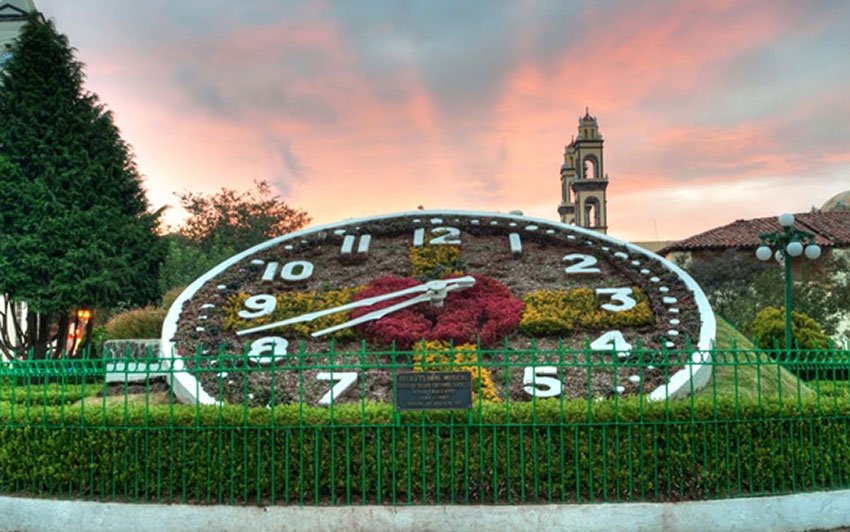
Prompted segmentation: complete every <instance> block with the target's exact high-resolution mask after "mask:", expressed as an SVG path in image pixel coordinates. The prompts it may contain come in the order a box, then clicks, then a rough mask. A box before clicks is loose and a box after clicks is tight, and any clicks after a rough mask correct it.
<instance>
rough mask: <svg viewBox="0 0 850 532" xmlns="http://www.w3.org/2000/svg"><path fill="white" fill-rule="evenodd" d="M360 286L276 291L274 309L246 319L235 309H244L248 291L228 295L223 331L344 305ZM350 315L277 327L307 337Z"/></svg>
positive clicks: (343, 335)
mask: <svg viewBox="0 0 850 532" xmlns="http://www.w3.org/2000/svg"><path fill="white" fill-rule="evenodd" d="M362 289H363V288H362V287H360V286H354V287H345V288H340V289H339V290H313V291H310V292H280V293H277V294H272V295H274V296H275V299H276V301H277V304H276V306H275V310H274V312H272V313H271V314H268V315H266V316H262V317H260V318H253V319H250V320H248V319H243V318H240V317H239V311H240V310H242V309H243V308H245V300H246V299H248V297H249V294H245V293H241V294H238V295H235V296H233V297H232V298H230V300H228V302H227V304H226V305H225V307H224V315H225V317H224V321H223V325H224V328H225V329H226V330H229V331H237V330H239V329H247V328H248V327H254V326H257V325H264V324H266V323H271V322H274V321H280V320H283V319H286V318H289V317H292V316H297V315H300V314H307V313H310V312H315V311H317V310H323V309H326V308H331V307H337V306H340V305H345V304H347V303H351V298H352V297H353V296H354V294H356V293H357V292H359V291H361V290H362ZM350 317H351V312H337V313H336V314H329V315H327V316H322V317H321V318H318V319H316V320H313V321H311V322H309V323H296V324H293V325H290V326H288V327H286V328H281V331H283V332H286V331H292V332H293V333H295V334H296V335H297V336H299V337H305V338H306V337H309V336H310V332H311V331H314V330H317V329H324V328H326V327H332V326H334V325H338V324H340V323H344V322H346V321H348V320H349V319H350ZM353 335H354V331H353V329H350V328H349V329H342V330H340V331H337V332H335V333H332V334H331V335H329V336H331V337H332V338H335V339H337V340H340V339H347V338H351V337H352V336H353Z"/></svg>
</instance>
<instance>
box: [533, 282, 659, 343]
mask: <svg viewBox="0 0 850 532" xmlns="http://www.w3.org/2000/svg"><path fill="white" fill-rule="evenodd" d="M631 296H632V298H634V300H635V301H636V302H637V304H636V305H635V306H634V307H632V308H631V309H629V310H624V311H620V312H616V311H610V310H605V309H603V308H601V305H602V304H604V303H610V302H611V299H610V298H609V297H608V296H600V297H599V298H598V299H597V297H596V294H595V293H594V291H593V290H591V289H589V288H573V289H570V290H538V291H536V292H531V293H529V294H528V295H526V296H525V298H524V301H525V310H524V311H523V313H522V320H521V321H520V323H519V328H520V331H522V332H523V333H525V334H528V335H530V336H542V335H547V334H573V333H574V332H575V330H576V329H577V328H583V329H587V330H601V329H610V328H616V327H635V326H640V325H650V324H652V323H654V322H655V316H653V314H652V308H651V307H650V306H649V299H647V297H646V294H644V293H643V291H642V290H641V289H640V288H638V287H632V294H631Z"/></svg>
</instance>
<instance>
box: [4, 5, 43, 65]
mask: <svg viewBox="0 0 850 532" xmlns="http://www.w3.org/2000/svg"><path fill="white" fill-rule="evenodd" d="M32 11H37V10H36V8H35V2H33V0H0V67H2V66H3V63H5V62H6V60H8V59H9V57H10V56H11V52H10V51H9V48H10V47H11V45H12V42H13V41H14V40H15V39H16V38H17V37H18V32H19V31H20V29H21V26H23V25H24V23H25V22H26V21H27V16H29V13H30V12H32Z"/></svg>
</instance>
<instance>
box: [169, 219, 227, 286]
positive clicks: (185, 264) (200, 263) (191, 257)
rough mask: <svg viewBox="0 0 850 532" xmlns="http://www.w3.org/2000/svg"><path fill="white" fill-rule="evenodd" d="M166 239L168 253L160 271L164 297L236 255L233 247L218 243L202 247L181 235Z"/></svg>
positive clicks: (170, 236)
mask: <svg viewBox="0 0 850 532" xmlns="http://www.w3.org/2000/svg"><path fill="white" fill-rule="evenodd" d="M164 238H165V240H166V242H167V244H168V253H167V255H166V256H165V261H164V262H163V263H162V268H160V270H159V290H160V293H162V294H163V295H165V294H166V292H168V291H169V290H171V289H173V288H175V287H180V286H186V285H188V284H189V283H191V282H192V281H194V280H195V279H197V278H198V277H200V276H201V275H202V274H204V273H205V272H207V271H209V270H210V269H212V268H213V267H214V266H215V265H217V264H219V263H220V262H222V261H223V260H225V259H227V258H228V257H230V256H232V255H233V254H234V253H235V250H234V249H233V248H232V247H229V246H222V245H220V244H218V243H213V244H210V245H208V246H203V247H202V246H200V245H198V244H195V243H193V242H192V241H191V240H189V239H188V238H186V237H185V236H183V235H181V234H169V235H166V236H165V237H164Z"/></svg>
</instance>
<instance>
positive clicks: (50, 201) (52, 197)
mask: <svg viewBox="0 0 850 532" xmlns="http://www.w3.org/2000/svg"><path fill="white" fill-rule="evenodd" d="M82 81H83V71H82V64H81V63H79V62H78V61H77V60H76V59H75V57H74V52H73V49H72V48H71V47H70V46H69V44H68V40H67V38H66V37H65V36H63V35H60V34H59V33H57V32H56V29H55V27H54V26H53V23H52V22H49V21H47V22H44V21H41V20H40V19H39V18H37V17H31V18H30V20H29V21H28V23H27V24H26V25H25V26H24V27H23V28H22V30H21V33H20V37H19V39H18V41H17V43H16V44H15V46H14V48H13V56H12V58H11V59H10V60H9V61H8V62H7V63H6V64H5V70H4V71H3V72H2V73H0V159H2V160H3V161H2V162H0V221H1V222H2V231H0V266H2V268H3V269H2V271H3V275H2V276H0V293H2V294H4V295H5V296H6V297H7V298H8V299H11V300H14V301H17V302H26V303H27V305H28V306H29V309H30V311H31V312H36V313H38V314H39V315H40V318H39V319H40V320H48V321H53V320H56V319H62V318H64V317H65V316H67V315H68V314H70V313H71V312H73V311H74V310H75V309H77V308H81V307H85V308H91V307H93V306H107V307H108V306H112V305H115V304H117V303H119V302H122V303H124V304H128V305H133V306H135V305H144V304H146V303H149V302H151V301H154V300H156V299H157V298H158V295H159V290H158V286H157V277H158V270H159V264H160V263H161V262H162V260H163V258H164V256H165V247H164V243H162V242H161V241H160V238H159V236H158V234H157V231H158V227H159V216H160V212H151V211H150V205H149V204H148V201H147V199H146V197H145V193H144V189H143V187H142V179H141V176H140V175H139V173H138V171H137V169H136V166H135V162H134V161H133V158H132V155H131V150H130V148H129V146H128V145H127V144H126V143H125V142H124V141H123V140H122V139H121V136H120V133H119V131H118V128H117V127H115V124H114V123H113V121H112V116H111V114H110V113H109V112H108V111H106V110H105V109H104V107H103V105H102V104H101V103H100V102H99V101H98V98H97V96H96V95H94V94H91V93H88V92H87V91H86V90H85V89H84V87H83V84H82ZM5 325H6V324H5V323H4V324H0V326H5ZM50 328H51V327H49V326H48V327H43V328H42V330H40V331H39V334H38V335H35V334H31V335H30V336H29V337H28V339H27V342H25V344H24V345H20V346H8V345H4V346H0V348H4V349H6V350H8V349H10V348H15V347H17V348H23V349H29V348H32V347H37V346H41V347H42V349H40V350H37V352H40V353H43V352H44V347H45V346H46V345H47V344H48V342H50V341H51V338H49V337H48V332H49V330H50ZM64 336H65V335H64V331H62V332H61V334H60V333H59V332H58V331H57V332H56V339H57V340H58V343H57V344H55V350H56V353H55V354H58V353H59V352H61V349H62V348H63V347H64Z"/></svg>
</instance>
